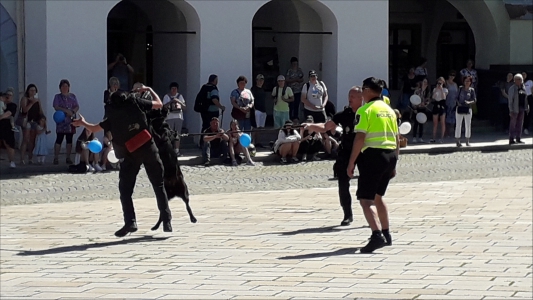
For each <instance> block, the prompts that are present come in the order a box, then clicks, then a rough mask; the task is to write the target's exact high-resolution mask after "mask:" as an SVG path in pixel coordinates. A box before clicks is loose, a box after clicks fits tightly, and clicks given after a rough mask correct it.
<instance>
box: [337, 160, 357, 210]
mask: <svg viewBox="0 0 533 300" xmlns="http://www.w3.org/2000/svg"><path fill="white" fill-rule="evenodd" d="M349 161H350V157H349V156H347V155H339V156H338V157H337V160H336V161H335V164H334V165H333V168H334V171H335V174H336V175H337V181H338V183H339V200H340V203H341V207H342V210H343V211H344V217H345V218H348V217H352V216H353V213H352V195H351V194H350V177H348V173H347V172H346V170H347V169H348V162H349Z"/></svg>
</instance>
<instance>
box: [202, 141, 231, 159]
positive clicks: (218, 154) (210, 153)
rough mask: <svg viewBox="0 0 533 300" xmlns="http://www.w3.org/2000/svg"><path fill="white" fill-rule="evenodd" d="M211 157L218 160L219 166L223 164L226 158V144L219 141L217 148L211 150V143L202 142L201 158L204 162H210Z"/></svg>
mask: <svg viewBox="0 0 533 300" xmlns="http://www.w3.org/2000/svg"><path fill="white" fill-rule="evenodd" d="M211 157H213V158H218V159H219V163H220V164H224V161H225V160H226V158H227V157H228V142H226V141H220V144H219V146H218V147H215V148H212V147H211V142H207V143H205V142H204V146H203V147H202V158H203V159H204V162H206V161H211Z"/></svg>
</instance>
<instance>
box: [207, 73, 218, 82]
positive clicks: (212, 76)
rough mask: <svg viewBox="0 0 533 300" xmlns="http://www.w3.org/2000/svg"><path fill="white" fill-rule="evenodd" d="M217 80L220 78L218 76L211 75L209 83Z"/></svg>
mask: <svg viewBox="0 0 533 300" xmlns="http://www.w3.org/2000/svg"><path fill="white" fill-rule="evenodd" d="M217 78H218V76H217V75H215V74H211V75H209V81H208V83H211V82H213V81H215V79H217Z"/></svg>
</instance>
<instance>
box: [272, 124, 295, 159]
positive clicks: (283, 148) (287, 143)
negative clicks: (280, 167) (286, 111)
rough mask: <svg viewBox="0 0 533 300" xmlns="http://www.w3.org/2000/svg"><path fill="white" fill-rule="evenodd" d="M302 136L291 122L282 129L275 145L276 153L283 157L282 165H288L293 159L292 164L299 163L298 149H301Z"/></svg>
mask: <svg viewBox="0 0 533 300" xmlns="http://www.w3.org/2000/svg"><path fill="white" fill-rule="evenodd" d="M300 139H301V136H300V134H298V131H296V130H294V129H293V124H292V122H291V121H286V122H285V124H284V125H283V128H282V129H280V131H279V134H278V139H277V140H276V142H275V143H274V153H276V154H278V155H279V156H281V163H282V164H286V163H287V162H288V161H287V159H288V158H290V159H292V162H294V163H297V162H298V158H296V155H297V154H298V148H300Z"/></svg>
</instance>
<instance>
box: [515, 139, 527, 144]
mask: <svg viewBox="0 0 533 300" xmlns="http://www.w3.org/2000/svg"><path fill="white" fill-rule="evenodd" d="M516 143H517V144H525V142H522V140H521V139H516Z"/></svg>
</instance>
